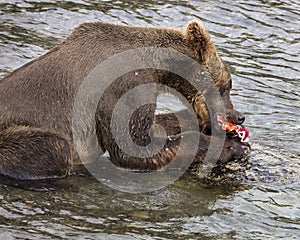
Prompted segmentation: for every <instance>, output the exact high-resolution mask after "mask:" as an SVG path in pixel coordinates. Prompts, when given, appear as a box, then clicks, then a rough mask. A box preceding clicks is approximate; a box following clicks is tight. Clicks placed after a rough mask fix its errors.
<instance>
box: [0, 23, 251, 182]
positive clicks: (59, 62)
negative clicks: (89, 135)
mask: <svg viewBox="0 0 300 240" xmlns="http://www.w3.org/2000/svg"><path fill="white" fill-rule="evenodd" d="M138 48H153V49H155V48H164V49H173V50H175V51H178V52H180V53H182V54H185V55H186V56H188V57H190V58H192V59H194V60H195V61H196V62H197V63H199V65H201V66H202V71H203V72H205V74H206V76H208V77H210V78H211V79H212V80H213V81H214V82H215V84H216V86H217V88H218V90H219V92H220V95H221V97H222V100H223V102H224V105H225V108H226V117H227V119H228V120H230V121H231V122H234V123H236V124H241V123H243V121H244V119H245V118H244V116H243V115H242V114H241V113H239V112H238V111H236V110H235V109H234V107H233V105H232V102H231V99H230V89H231V78H230V74H229V73H228V71H227V69H226V68H225V66H224V64H223V62H222V60H221V59H220V57H219V56H218V54H217V52H216V48H215V45H214V44H213V42H212V41H211V40H210V37H209V34H208V33H207V31H206V30H205V29H204V27H203V25H202V24H201V23H200V22H199V21H196V20H194V21H191V22H189V23H188V24H187V26H186V28H185V29H184V30H183V31H182V30H179V29H168V28H145V27H131V26H120V25H114V24H107V23H101V22H94V23H84V24H81V25H80V26H79V27H77V28H76V29H75V30H74V31H73V32H72V33H71V34H70V35H69V36H68V37H67V38H66V39H65V40H64V41H63V42H62V43H60V44H59V45H57V46H56V47H54V48H53V49H51V50H50V51H49V52H47V53H46V54H44V55H43V56H41V57H39V58H37V59H35V60H33V61H31V62H29V63H27V64H25V65H24V66H22V67H20V68H19V69H17V70H15V71H14V72H12V73H11V74H9V75H8V76H6V77H4V78H3V79H2V80H1V81H0V112H1V114H0V174H2V175H5V176H9V177H12V178H15V179H20V180H32V179H42V178H57V177H64V176H66V175H68V174H69V173H70V172H72V169H73V165H74V162H75V158H76V157H78V155H77V153H76V149H75V148H74V144H73V133H72V126H71V125H72V111H73V104H74V100H75V97H76V94H77V92H78V90H79V88H80V86H81V84H82V83H83V81H84V79H85V78H86V77H87V76H88V75H89V73H90V72H91V71H92V70H93V69H94V68H95V66H96V65H97V64H101V62H103V61H104V60H105V59H108V58H109V57H111V56H114V55H115V54H118V53H121V52H123V51H126V50H130V49H138ZM147 57H149V58H155V60H157V61H158V62H159V61H162V60H161V59H159V56H153V55H151V53H149V56H147ZM147 57H145V56H144V55H143V56H141V61H145V62H146V61H147ZM152 60H153V59H152ZM174 62H177V64H180V65H182V64H184V63H182V62H180V59H175V60H174ZM124 64H126V62H124ZM115 67H118V66H115ZM188 68H189V66H187V69H188ZM112 69H113V68H112ZM188 71H189V70H188ZM147 83H159V84H163V85H166V86H168V87H171V88H173V89H175V90H176V91H178V92H180V93H181V94H182V96H184V97H185V98H186V99H187V101H188V102H189V104H190V105H191V107H192V108H193V109H194V111H195V113H196V114H197V118H198V126H197V128H198V129H197V128H193V127H191V129H189V131H186V132H182V131H181V127H180V126H179V123H178V119H177V118H176V116H175V114H172V113H171V114H161V115H158V116H156V115H155V108H156V105H155V104H153V103H152V104H146V105H144V106H141V107H140V108H138V109H137V110H136V111H135V112H134V113H133V115H132V117H131V118H130V122H129V123H124V124H129V125H130V129H131V138H132V140H133V141H134V142H135V143H136V144H137V145H139V146H147V144H149V143H150V142H151V137H150V135H151V133H150V129H151V126H152V125H153V123H156V124H160V125H162V126H163V127H164V128H165V130H166V132H167V135H168V136H170V137H168V139H167V140H166V142H165V147H164V148H162V149H161V150H160V151H159V152H158V153H157V154H154V155H153V156H149V157H146V158H141V157H137V156H130V155H129V154H127V153H125V152H123V151H122V149H121V148H120V147H119V146H118V144H117V142H116V141H115V139H114V137H113V134H112V129H111V125H110V122H111V119H112V113H113V109H114V107H115V106H116V103H117V100H118V99H119V98H120V97H121V96H123V95H124V94H125V93H126V92H128V91H129V90H130V89H133V88H134V87H136V86H138V85H139V84H147ZM129 104H130V103H129ZM97 106H98V107H97V110H96V112H95V115H94V116H89V117H91V118H94V119H95V123H96V126H94V128H95V131H96V134H97V139H98V143H99V144H100V146H101V148H102V149H103V151H105V150H107V151H108V152H109V155H110V160H111V161H112V162H113V163H114V164H115V165H117V166H120V167H123V168H129V169H133V170H157V169H162V168H164V167H165V166H166V165H167V164H168V163H170V162H171V161H172V159H173V158H174V156H175V155H176V154H177V149H178V146H179V145H180V141H181V139H182V138H183V137H185V138H187V139H189V141H190V143H191V144H193V143H194V142H197V141H198V142H199V146H198V150H197V153H196V156H195V157H194V162H195V163H198V162H202V161H203V159H204V158H205V155H206V153H207V149H208V146H209V144H210V141H211V136H210V132H211V129H212V125H213V123H212V122H213V121H212V120H211V119H210V116H209V111H208V109H207V105H206V102H205V97H204V96H203V94H202V93H201V92H199V91H198V90H197V89H196V88H195V87H194V86H193V85H192V84H190V83H189V82H188V81H184V79H182V77H180V76H177V75H176V74H173V73H170V72H167V71H163V70H160V69H154V68H153V69H149V68H148V69H139V70H137V71H133V72H129V73H127V74H125V75H123V76H120V77H119V78H118V79H117V80H116V81H115V82H114V84H112V85H110V86H108V88H107V89H105V92H104V94H103V95H102V97H101V99H100V100H99V103H98V105H97ZM184 111H185V110H183V111H182V112H180V113H178V114H179V115H180V114H182V116H183V118H184V116H185V114H186V113H185V112H184ZM82 120H83V121H84V119H82ZM185 120H186V121H185V123H184V124H185V125H186V126H188V127H189V126H190V122H189V118H186V119H185ZM117 131H119V133H120V134H121V135H122V134H123V132H122V131H123V130H122V126H119V128H118V129H117ZM156 136H157V138H159V134H158V135H157V134H156ZM152 137H153V136H152ZM184 149H185V150H184V151H183V153H180V154H181V155H180V154H177V157H179V158H181V159H182V161H184V159H185V158H186V157H187V156H188V155H189V154H191V153H190V151H189V146H188V145H186V146H184ZM242 156H244V146H243V143H241V142H240V141H239V140H237V139H235V138H226V141H225V144H224V146H223V150H222V153H221V155H220V158H219V161H220V162H227V161H230V160H232V159H237V158H241V157H242Z"/></svg>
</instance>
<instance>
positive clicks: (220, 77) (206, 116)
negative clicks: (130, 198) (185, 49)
mask: <svg viewBox="0 0 300 240" xmlns="http://www.w3.org/2000/svg"><path fill="white" fill-rule="evenodd" d="M185 34H186V37H185V38H186V40H187V41H188V42H189V45H190V48H191V49H192V50H193V52H194V55H195V58H196V60H197V61H198V62H199V63H200V64H203V65H204V66H205V72H208V73H209V75H210V77H211V79H213V81H214V83H215V85H216V87H217V89H218V91H219V93H220V96H221V99H222V103H219V104H222V105H223V107H224V108H225V116H223V117H224V119H226V121H228V122H231V123H234V124H242V123H243V122H244V121H245V116H244V115H243V114H242V113H241V112H239V111H237V110H236V109H235V108H234V106H233V104H232V100H231V97H230V91H231V89H232V79H231V76H230V73H229V71H228V69H227V67H226V66H225V64H224V63H223V61H222V59H221V58H220V57H219V56H218V54H217V51H216V47H215V45H214V43H213V42H212V41H211V40H210V36H209V34H208V32H207V31H206V30H205V29H204V27H203V25H202V24H201V23H199V22H197V21H192V22H190V23H189V24H188V25H187V27H186V32H185ZM206 97H207V96H205V92H198V93H197V94H195V95H194V96H193V98H192V99H193V101H192V104H193V107H194V110H195V112H196V113H197V115H198V118H199V125H200V126H201V129H200V130H201V131H202V132H204V133H207V134H209V133H210V132H211V128H212V125H214V124H217V115H219V114H221V113H219V112H210V113H209V110H208V109H209V108H208V106H207V104H208V103H207V101H206ZM222 115H224V114H222ZM211 118H213V119H211ZM212 121H213V123H212Z"/></svg>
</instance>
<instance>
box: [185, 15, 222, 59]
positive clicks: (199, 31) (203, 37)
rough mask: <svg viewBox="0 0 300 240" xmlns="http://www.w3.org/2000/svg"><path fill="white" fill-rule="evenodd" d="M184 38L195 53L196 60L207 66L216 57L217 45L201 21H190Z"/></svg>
mask: <svg viewBox="0 0 300 240" xmlns="http://www.w3.org/2000/svg"><path fill="white" fill-rule="evenodd" d="M184 37H185V39H186V41H187V42H188V44H189V46H190V48H191V49H192V50H193V51H194V54H195V56H196V58H197V59H198V60H200V61H201V62H202V63H203V64H206V63H207V62H208V60H209V58H211V57H212V56H215V55H216V48H215V45H214V44H213V42H212V41H211V40H210V36H209V34H208V32H207V31H206V30H205V28H204V26H203V24H202V23H201V22H200V21H197V20H192V21H190V22H189V23H188V24H187V26H186V28H185V32H184Z"/></svg>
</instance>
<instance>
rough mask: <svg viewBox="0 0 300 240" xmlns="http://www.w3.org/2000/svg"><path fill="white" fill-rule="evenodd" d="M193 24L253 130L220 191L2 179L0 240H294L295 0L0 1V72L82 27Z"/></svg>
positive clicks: (189, 182) (298, 86)
mask: <svg viewBox="0 0 300 240" xmlns="http://www.w3.org/2000/svg"><path fill="white" fill-rule="evenodd" d="M192 18H199V19H201V20H202V21H203V22H204V23H205V26H206V28H207V29H208V30H209V31H210V33H211V35H212V38H213V40H214V41H215V42H216V45H217V46H218V49H219V53H220V55H221V56H222V57H223V59H224V60H225V61H226V62H228V63H229V64H230V66H231V67H230V70H231V73H232V75H233V80H234V86H233V92H232V94H233V100H234V103H235V105H236V107H237V108H238V109H239V110H241V111H242V112H244V113H245V115H246V116H247V120H246V123H245V124H246V125H247V127H249V129H250V130H251V134H252V136H251V139H252V142H253V151H252V153H251V156H250V160H249V164H248V167H247V168H246V169H244V170H243V171H239V172H234V173H227V175H226V179H227V180H226V181H224V177H223V178H222V179H220V181H221V182H222V184H213V185H212V184H211V183H210V180H208V181H203V180H201V181H200V180H199V179H197V178H196V177H191V176H183V177H182V178H181V179H179V180H178V181H176V182H175V183H174V184H173V185H171V186H169V187H167V188H164V189H161V190H159V191H157V192H152V193H146V194H129V193H122V192H117V191H114V190H112V189H109V188H107V187H105V186H103V185H102V184H101V183H99V182H97V181H96V180H94V179H92V178H88V177H79V176H78V177H75V176H74V177H69V178H67V179H63V180H60V181H57V182H52V183H39V184H38V185H37V184H35V185H31V184H27V185H26V186H20V185H14V184H13V183H10V184H8V183H7V182H5V181H3V182H2V183H1V184H0V202H1V205H0V239H25V238H27V239H37V238H40V239H153V238H154V239H180V238H182V239H185V238H186V239H299V238H300V202H299V199H300V184H299V180H300V170H299V168H300V148H299V143H300V142H299V140H300V77H299V76H300V2H299V1H298V0H250V1H246V0H244V1H230V0H223V1H221V0H220V1H211V0H205V1H172V0H169V1H154V0H151V1H148V0H143V1H129V0H126V1H125V0H124V1H122V0H120V1H110V0H106V1H94V0H85V1H84V0H81V1H80V0H77V1H76V0H72V1H49V0H44V1H37V0H27V1H21V0H8V1H3V0H0V76H4V75H5V74H7V73H8V72H11V71H12V70H13V69H15V68H17V67H19V66H21V65H22V64H24V63H26V62H28V61H29V60H31V59H32V58H34V57H37V56H39V55H41V54H43V53H45V52H46V51H47V50H48V49H50V48H51V47H53V46H54V45H56V44H57V43H59V42H60V41H61V40H62V39H63V38H64V37H65V36H67V35H68V34H69V32H70V31H71V29H73V28H74V27H75V26H76V25H78V24H79V23H81V22H86V21H97V20H101V21H106V22H113V23H123V24H130V25H145V26H169V27H182V26H184V25H185V24H186V22H187V21H188V20H189V19H192ZM12 97H13V96H12ZM0 114H1V113H0ZM228 178H230V179H231V180H228ZM211 181H214V182H217V181H218V179H215V178H214V179H211Z"/></svg>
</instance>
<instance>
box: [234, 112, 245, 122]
mask: <svg viewBox="0 0 300 240" xmlns="http://www.w3.org/2000/svg"><path fill="white" fill-rule="evenodd" d="M245 119H246V118H245V116H244V114H242V113H241V112H237V113H236V120H237V124H242V123H243V122H245Z"/></svg>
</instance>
